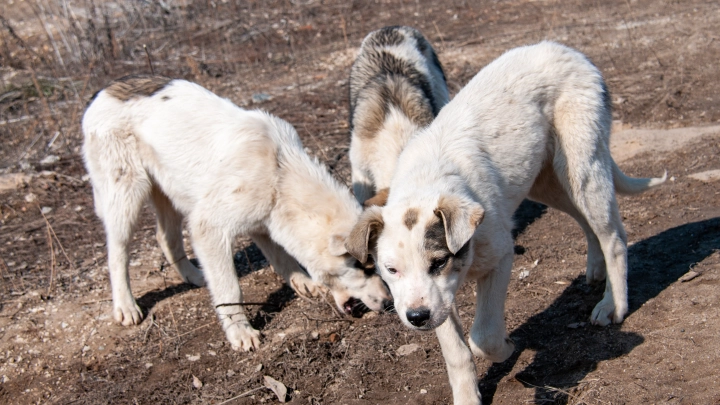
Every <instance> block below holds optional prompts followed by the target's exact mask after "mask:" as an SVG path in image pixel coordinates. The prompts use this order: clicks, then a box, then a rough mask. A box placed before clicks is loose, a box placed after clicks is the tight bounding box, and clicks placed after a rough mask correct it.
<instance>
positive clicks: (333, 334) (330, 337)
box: [328, 332, 340, 343]
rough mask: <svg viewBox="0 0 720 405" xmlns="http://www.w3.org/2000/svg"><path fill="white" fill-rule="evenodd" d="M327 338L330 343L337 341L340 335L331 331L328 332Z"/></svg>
mask: <svg viewBox="0 0 720 405" xmlns="http://www.w3.org/2000/svg"><path fill="white" fill-rule="evenodd" d="M328 340H330V343H335V342H337V341H339V340H340V335H338V334H337V333H335V332H333V333H331V334H330V336H328Z"/></svg>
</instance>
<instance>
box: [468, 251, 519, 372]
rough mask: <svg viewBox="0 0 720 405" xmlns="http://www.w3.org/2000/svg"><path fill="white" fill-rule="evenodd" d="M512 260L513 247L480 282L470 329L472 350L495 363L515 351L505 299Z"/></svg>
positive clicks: (505, 358)
mask: <svg viewBox="0 0 720 405" xmlns="http://www.w3.org/2000/svg"><path fill="white" fill-rule="evenodd" d="M511 246H512V245H511ZM512 260H513V252H512V248H511V249H510V251H509V252H508V253H506V254H505V255H503V256H502V258H501V259H500V260H499V261H498V263H497V265H496V266H493V268H491V269H490V270H489V271H488V272H487V273H486V274H483V275H482V276H481V277H480V278H478V280H477V299H476V307H475V320H474V321H473V325H472V328H471V329H470V348H471V349H472V352H473V353H474V354H475V355H476V356H480V357H483V358H485V359H487V360H490V361H492V362H494V363H500V362H503V361H505V360H507V358H508V357H510V356H511V355H512V353H513V351H514V350H515V344H514V343H513V342H512V340H510V338H509V337H508V336H507V331H506V330H505V298H506V296H507V289H508V284H509V283H510V272H511V270H512Z"/></svg>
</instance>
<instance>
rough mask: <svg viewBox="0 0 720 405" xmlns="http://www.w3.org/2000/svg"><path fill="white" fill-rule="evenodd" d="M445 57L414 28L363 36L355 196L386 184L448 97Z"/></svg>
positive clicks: (353, 152) (355, 108) (355, 89)
mask: <svg viewBox="0 0 720 405" xmlns="http://www.w3.org/2000/svg"><path fill="white" fill-rule="evenodd" d="M448 98H449V96H448V90H447V85H446V83H445V75H444V73H443V70H442V66H441V65H440V61H439V60H438V58H437V55H436V54H435V51H434V50H433V48H432V46H431V45H430V43H429V42H428V41H427V40H426V39H425V38H424V37H423V36H422V34H421V33H420V32H419V31H417V30H416V29H414V28H410V27H385V28H382V29H380V30H377V31H374V32H371V33H370V34H368V36H367V37H366V38H365V39H364V40H363V43H362V45H361V48H360V53H359V54H358V57H357V59H356V60H355V63H354V64H353V66H352V70H351V73H350V128H351V131H352V143H351V148H350V161H351V164H352V167H353V188H354V191H355V196H356V198H357V199H358V201H360V202H364V201H365V200H367V199H368V198H369V197H371V196H372V195H373V194H374V193H376V192H380V191H381V190H383V189H386V188H387V187H388V186H389V185H390V179H391V177H392V174H393V172H394V168H395V161H396V160H397V157H398V155H399V154H400V152H401V151H402V149H403V147H404V146H405V143H406V142H407V140H408V139H409V137H410V136H411V135H412V134H413V133H414V132H415V131H416V130H417V129H418V128H421V127H424V126H426V125H428V124H430V122H432V120H433V119H434V118H435V116H436V115H437V114H438V112H439V111H440V109H441V108H442V107H443V106H444V105H445V104H446V103H447V102H448Z"/></svg>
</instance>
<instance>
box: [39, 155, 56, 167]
mask: <svg viewBox="0 0 720 405" xmlns="http://www.w3.org/2000/svg"><path fill="white" fill-rule="evenodd" d="M59 161H60V158H59V157H58V156H57V155H47V156H45V157H44V158H43V159H42V160H41V161H40V164H41V165H51V164H53V163H57V162H59Z"/></svg>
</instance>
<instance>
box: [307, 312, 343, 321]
mask: <svg viewBox="0 0 720 405" xmlns="http://www.w3.org/2000/svg"><path fill="white" fill-rule="evenodd" d="M302 314H303V316H304V317H305V318H307V320H308V321H316V322H349V323H354V322H355V320H354V319H344V318H334V319H318V318H312V317H309V316H308V315H307V314H306V313H305V312H302Z"/></svg>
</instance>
